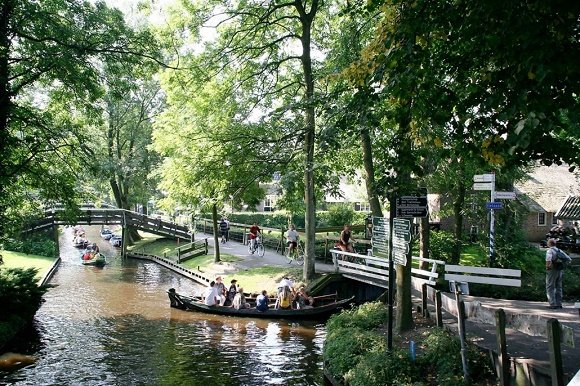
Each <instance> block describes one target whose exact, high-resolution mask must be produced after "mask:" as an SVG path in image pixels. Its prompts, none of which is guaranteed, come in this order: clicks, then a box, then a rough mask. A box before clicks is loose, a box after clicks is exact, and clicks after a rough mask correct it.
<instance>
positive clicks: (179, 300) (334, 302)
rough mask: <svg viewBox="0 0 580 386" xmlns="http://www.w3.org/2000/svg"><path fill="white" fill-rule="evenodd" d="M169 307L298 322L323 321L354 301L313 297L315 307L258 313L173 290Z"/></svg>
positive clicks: (248, 298)
mask: <svg viewBox="0 0 580 386" xmlns="http://www.w3.org/2000/svg"><path fill="white" fill-rule="evenodd" d="M167 294H168V295H169V301H170V305H171V307H173V308H178V309H180V310H186V311H198V312H203V313H206V314H215V315H226V316H242V317H250V318H262V319H298V320H325V319H327V318H328V317H330V315H332V314H334V313H336V312H338V311H340V310H342V309H343V308H345V307H347V306H348V305H349V304H350V303H352V302H353V301H354V296H352V297H350V298H348V299H341V300H339V299H338V298H337V294H332V295H324V296H315V297H314V299H315V303H314V304H315V306H314V307H312V308H303V309H291V310H284V309H275V308H274V304H273V303H272V304H270V308H269V309H268V310H267V311H258V310H256V308H255V307H250V308H244V309H239V310H237V309H235V308H233V307H227V306H225V307H222V306H219V305H216V306H208V305H206V304H204V303H203V302H202V299H201V297H199V296H193V297H190V296H185V295H180V294H178V293H177V292H176V291H175V289H174V288H171V289H169V291H167ZM246 301H247V302H248V303H250V305H255V298H252V297H247V298H246Z"/></svg>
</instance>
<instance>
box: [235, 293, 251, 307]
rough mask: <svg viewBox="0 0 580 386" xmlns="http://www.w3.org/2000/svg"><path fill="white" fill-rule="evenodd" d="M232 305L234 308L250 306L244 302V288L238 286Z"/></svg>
mask: <svg viewBox="0 0 580 386" xmlns="http://www.w3.org/2000/svg"><path fill="white" fill-rule="evenodd" d="M233 306H234V308H235V309H236V310H240V309H244V308H250V305H249V304H248V303H247V302H246V297H245V296H244V289H243V288H242V287H240V288H239V289H238V293H237V294H236V296H235V297H234V301H233Z"/></svg>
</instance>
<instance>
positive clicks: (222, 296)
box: [215, 276, 227, 306]
mask: <svg viewBox="0 0 580 386" xmlns="http://www.w3.org/2000/svg"><path fill="white" fill-rule="evenodd" d="M215 287H216V293H217V298H218V301H219V304H220V306H223V305H224V304H225V303H226V294H227V291H226V286H225V285H224V283H223V282H222V277H221V276H218V277H216V278H215Z"/></svg>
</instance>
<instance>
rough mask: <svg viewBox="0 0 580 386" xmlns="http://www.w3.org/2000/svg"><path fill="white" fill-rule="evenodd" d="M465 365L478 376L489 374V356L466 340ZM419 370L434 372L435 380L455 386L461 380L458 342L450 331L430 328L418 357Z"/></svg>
mask: <svg viewBox="0 0 580 386" xmlns="http://www.w3.org/2000/svg"><path fill="white" fill-rule="evenodd" d="M467 357H468V366H469V371H470V373H471V374H477V375H478V378H479V379H480V380H484V379H490V378H493V376H494V375H493V372H492V370H491V367H490V365H489V360H488V359H487V357H486V356H485V355H484V353H483V352H482V351H481V350H480V349H479V348H477V346H475V345H474V344H473V343H471V342H467ZM418 362H419V364H420V366H421V367H422V368H423V372H425V373H427V374H436V382H435V383H436V384H437V385H441V386H455V385H459V384H463V367H462V364H461V363H462V361H461V342H460V341H459V339H458V338H457V337H455V336H452V335H451V333H450V332H448V331H445V330H443V329H440V328H434V329H433V331H432V332H431V333H430V334H429V336H428V337H427V338H426V339H425V340H424V341H423V351H422V354H421V355H420V356H419V358H418Z"/></svg>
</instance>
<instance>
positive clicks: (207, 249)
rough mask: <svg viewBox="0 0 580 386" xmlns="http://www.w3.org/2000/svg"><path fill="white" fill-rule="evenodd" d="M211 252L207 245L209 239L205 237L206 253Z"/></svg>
mask: <svg viewBox="0 0 580 386" xmlns="http://www.w3.org/2000/svg"><path fill="white" fill-rule="evenodd" d="M208 252H209V248H208V246H207V239H205V254H206V255H207V254H208Z"/></svg>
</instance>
